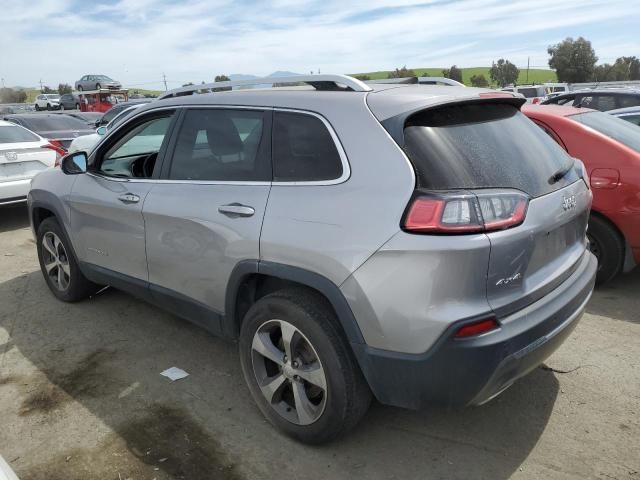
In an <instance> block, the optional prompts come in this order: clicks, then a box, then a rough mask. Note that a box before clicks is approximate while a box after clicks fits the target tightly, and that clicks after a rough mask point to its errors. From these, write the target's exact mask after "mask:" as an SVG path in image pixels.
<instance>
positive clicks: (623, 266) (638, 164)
mask: <svg viewBox="0 0 640 480" xmlns="http://www.w3.org/2000/svg"><path fill="white" fill-rule="evenodd" d="M522 112H523V113H524V114H525V115H526V116H527V117H529V118H530V119H531V120H533V121H534V122H535V123H537V124H538V125H539V126H540V127H541V128H542V129H543V130H544V131H545V132H547V133H548V134H549V135H550V136H551V137H552V138H553V139H554V140H555V141H556V142H557V143H558V144H560V146H561V147H563V148H564V149H565V150H566V151H567V152H569V154H570V155H571V156H572V157H576V158H579V159H580V160H582V162H583V163H584V164H585V166H586V168H587V172H588V173H589V177H590V179H591V180H590V182H591V189H592V191H593V207H592V211H591V218H590V219H589V230H588V232H587V236H588V238H589V241H590V244H591V251H592V252H593V253H594V254H595V255H596V257H597V258H598V274H597V281H598V282H599V283H603V282H606V281H608V280H611V279H612V278H613V277H614V276H616V275H617V274H618V273H620V272H621V271H629V270H631V269H632V268H633V267H634V266H635V265H636V264H638V263H640V128H639V127H638V126H637V125H633V124H632V123H629V122H625V121H624V120H620V119H619V118H617V117H614V116H613V115H609V114H607V113H602V112H598V111H595V110H589V109H586V108H574V107H562V106H556V105H525V106H523V107H522Z"/></svg>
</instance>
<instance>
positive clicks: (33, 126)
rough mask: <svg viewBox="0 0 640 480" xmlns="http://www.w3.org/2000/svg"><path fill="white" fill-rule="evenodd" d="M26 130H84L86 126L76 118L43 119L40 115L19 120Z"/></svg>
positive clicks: (52, 117)
mask: <svg viewBox="0 0 640 480" xmlns="http://www.w3.org/2000/svg"><path fill="white" fill-rule="evenodd" d="M20 121H21V123H23V124H24V125H25V126H26V127H27V128H29V129H30V130H33V131H34V132H46V131H53V130H86V128H87V125H86V124H85V123H84V122H83V121H82V120H78V119H77V118H73V117H68V116H66V115H55V116H51V117H44V116H40V115H30V116H29V118H28V119H27V118H21V119H20Z"/></svg>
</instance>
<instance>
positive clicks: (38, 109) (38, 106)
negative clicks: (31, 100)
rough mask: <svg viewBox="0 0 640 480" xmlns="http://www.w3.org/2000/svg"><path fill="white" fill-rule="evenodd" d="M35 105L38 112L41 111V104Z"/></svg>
mask: <svg viewBox="0 0 640 480" xmlns="http://www.w3.org/2000/svg"><path fill="white" fill-rule="evenodd" d="M35 107H36V112H39V111H40V105H38V104H37V103H36V105H35Z"/></svg>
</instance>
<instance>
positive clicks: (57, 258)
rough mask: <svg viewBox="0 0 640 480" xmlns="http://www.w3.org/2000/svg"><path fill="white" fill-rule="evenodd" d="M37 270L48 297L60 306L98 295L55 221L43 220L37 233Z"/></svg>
mask: <svg viewBox="0 0 640 480" xmlns="http://www.w3.org/2000/svg"><path fill="white" fill-rule="evenodd" d="M37 249H38V260H39V262H40V270H41V271H42V275H43V276H44V279H45V281H46V282H47V286H48V287H49V289H50V290H51V293H53V294H54V295H55V297H56V298H57V299H58V300H62V301H63V302H77V301H79V300H83V299H85V298H88V297H89V296H90V295H91V294H93V293H95V292H97V291H98V289H99V288H100V286H99V285H96V284H95V283H93V282H90V281H89V280H87V278H86V277H85V276H84V275H83V274H82V272H81V271H80V268H79V267H78V262H77V260H76V256H75V254H74V253H73V250H72V248H71V242H69V240H68V239H67V236H66V235H65V234H64V232H63V231H62V228H61V227H60V224H59V223H58V221H57V220H56V219H55V218H54V217H48V218H45V219H44V220H43V221H42V223H41V224H40V226H39V227H38V232H37Z"/></svg>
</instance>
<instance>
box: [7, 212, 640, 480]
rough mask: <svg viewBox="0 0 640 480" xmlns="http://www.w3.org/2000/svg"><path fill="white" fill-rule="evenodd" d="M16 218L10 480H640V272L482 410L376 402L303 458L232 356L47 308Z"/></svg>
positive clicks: (112, 314)
mask: <svg viewBox="0 0 640 480" xmlns="http://www.w3.org/2000/svg"><path fill="white" fill-rule="evenodd" d="M25 215H26V209H25V208H23V207H19V208H10V209H4V210H0V454H1V455H2V456H4V457H5V459H6V460H7V461H8V462H9V463H10V464H11V466H12V468H13V469H14V470H15V471H16V473H17V474H18V476H19V477H20V478H21V480H36V479H41V480H62V479H64V480H92V479H115V480H125V479H135V480H138V479H141V480H142V479H149V480H151V479H154V478H155V479H156V480H160V479H182V478H184V479H195V480H198V479H263V478H264V479H275V478H288V479H297V478H301V479H302V478H304V479H343V478H344V479H359V478H362V479H379V478H384V479H414V478H415V479H431V478H461V479H470V478H474V479H475V478H486V479H495V480H499V479H506V478H522V479H540V478H554V479H555V478H562V479H564V478H575V479H583V478H602V479H627V478H628V479H640V453H639V452H640V421H639V414H640V342H639V339H640V295H639V294H640V271H636V272H635V273H632V274H629V275H624V276H622V277H620V278H619V279H617V280H616V281H614V282H613V283H611V284H610V285H608V286H607V287H605V288H601V289H599V290H597V291H596V292H595V294H594V297H593V299H592V300H591V302H590V304H589V306H588V309H587V310H588V313H587V314H586V315H585V316H584V318H583V319H582V321H581V322H580V324H579V325H578V327H577V328H576V330H575V331H574V333H573V334H572V336H571V337H570V338H569V339H568V341H567V342H566V343H565V344H564V345H563V346H562V347H561V348H560V349H559V350H558V351H557V352H556V353H555V354H554V355H553V356H552V357H551V358H549V359H548V360H547V362H546V364H545V365H544V366H543V367H541V368H539V369H537V370H536V371H534V372H533V373H531V374H530V375H528V376H527V377H526V378H524V379H522V380H520V381H519V382H517V383H516V384H515V385H513V386H512V387H511V388H510V389H509V390H507V391H506V392H505V393H504V394H503V395H501V396H500V397H498V398H497V399H496V400H494V401H492V402H490V403H489V404H487V405H484V406H482V407H475V408H467V409H463V410H436V409H434V410H428V411H423V412H411V411H405V410H400V409H395V408H389V407H383V406H381V405H377V404H374V405H373V406H372V408H371V410H370V412H369V414H368V415H367V416H366V417H365V419H364V421H363V422H362V424H361V425H360V426H359V427H358V428H357V429H356V430H355V431H354V432H353V433H352V434H351V435H349V436H348V437H347V438H345V439H343V440H341V441H339V442H336V443H333V444H330V445H326V446H323V447H315V448H311V447H306V446H303V445H300V444H297V443H295V442H293V441H290V440H288V439H287V438H284V437H282V436H281V435H280V434H278V433H277V432H276V431H275V430H274V429H273V428H271V427H270V426H269V425H268V424H267V423H266V422H265V420H264V419H263V418H262V416H261V415H260V413H259V411H258V409H257V408H256V407H255V406H254V404H253V401H252V400H251V398H250V396H249V392H248V390H247V388H246V387H245V385H244V381H243V379H242V374H241V372H240V367H239V362H238V359H237V354H236V347H235V345H233V344H229V343H225V342H224V341H221V340H219V339H217V338H215V337H212V336H211V335H209V334H207V333H206V332H204V331H203V330H200V329H198V328H197V327H194V326H192V325H190V324H188V323H186V322H184V321H182V320H180V319H178V318H176V317H174V316H172V315H169V314H167V313H164V312H162V311H161V310H158V309H156V308H154V307H152V306H150V305H147V304H146V303H143V302H141V301H138V300H136V299H134V298H132V297H129V296H128V295H126V294H124V293H121V292H118V291H114V290H106V291H105V292H104V293H102V294H101V295H99V296H97V297H95V298H92V299H91V300H88V301H85V302H82V303H78V304H64V303H61V302H58V301H56V300H55V299H54V297H53V296H52V295H51V294H50V293H49V292H48V290H47V287H46V285H45V283H44V281H43V279H42V277H41V274H40V271H39V269H38V263H37V259H36V250H35V245H34V243H33V240H32V237H31V232H30V230H29V227H28V222H27V221H26V219H25ZM171 366H178V367H180V368H183V369H184V370H186V371H188V372H189V373H190V376H189V377H187V378H185V379H183V380H179V381H176V382H174V383H171V382H170V381H169V380H168V379H166V378H164V377H162V376H160V375H159V373H160V372H161V371H163V370H164V369H166V368H168V367H171Z"/></svg>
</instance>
